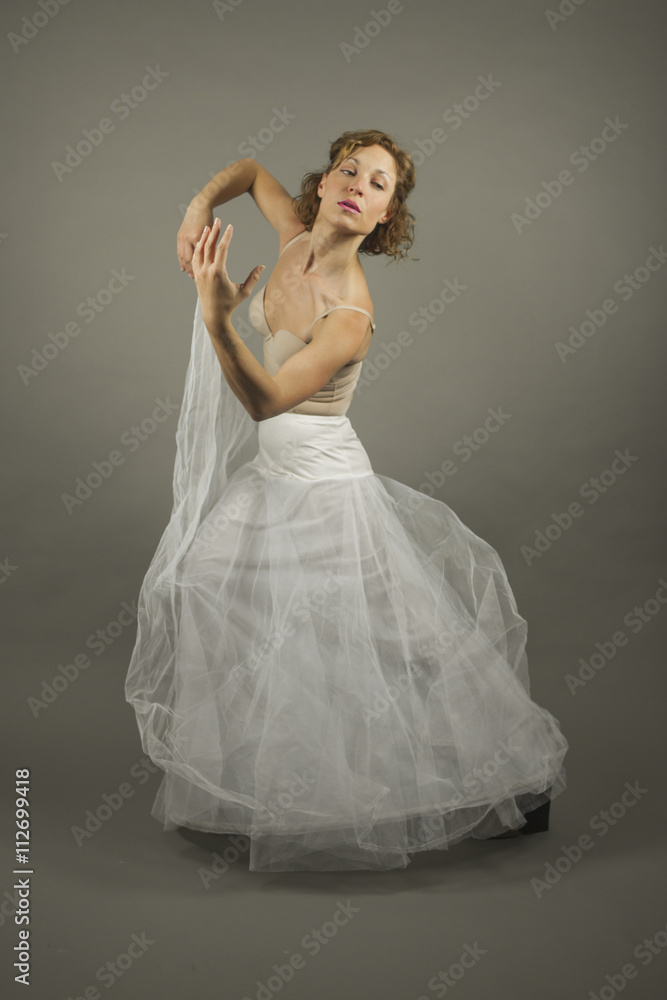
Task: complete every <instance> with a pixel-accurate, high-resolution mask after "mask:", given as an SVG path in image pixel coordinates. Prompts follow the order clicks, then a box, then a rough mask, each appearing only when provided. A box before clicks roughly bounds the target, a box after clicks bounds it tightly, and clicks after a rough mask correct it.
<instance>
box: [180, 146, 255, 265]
mask: <svg viewBox="0 0 667 1000" xmlns="http://www.w3.org/2000/svg"><path fill="white" fill-rule="evenodd" d="M256 166H257V164H256V163H255V161H254V160H251V159H250V158H249V157H244V158H243V159H242V160H235V161H234V163H230V164H229V166H228V167H225V169H224V170H221V171H220V173H219V174H216V175H215V177H214V178H213V179H212V180H210V181H209V182H208V184H207V185H206V186H205V187H204V188H202V190H201V191H200V192H199V194H196V195H195V196H194V198H193V199H192V201H191V202H190V204H189V205H188V209H187V211H186V213H185V216H184V218H183V222H182V223H181V228H180V229H179V230H178V234H177V236H176V253H177V254H178V262H179V264H180V266H181V271H185V272H186V273H187V274H189V275H190V277H191V278H194V274H193V273H192V254H193V253H194V248H195V247H196V245H197V243H198V242H199V237H200V236H201V234H202V232H203V231H204V227H205V226H212V225H213V209H214V208H215V207H216V206H217V205H222V204H224V202H226V201H231V200H232V198H237V197H238V196H239V195H240V194H245V192H246V191H249V190H250V187H251V185H252V183H253V181H254V179H255V174H256Z"/></svg>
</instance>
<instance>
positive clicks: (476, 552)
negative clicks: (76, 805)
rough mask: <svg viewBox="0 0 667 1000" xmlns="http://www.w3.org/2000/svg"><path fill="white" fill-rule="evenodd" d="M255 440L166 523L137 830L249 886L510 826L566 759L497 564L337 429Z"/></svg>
mask: <svg viewBox="0 0 667 1000" xmlns="http://www.w3.org/2000/svg"><path fill="white" fill-rule="evenodd" d="M227 405H233V404H231V402H230V401H229V400H228V401H227ZM237 412H238V411H237ZM257 427H258V431H259V436H258V438H259V439H258V444H259V451H258V454H257V456H256V458H255V459H254V460H252V461H248V462H245V463H243V464H239V465H238V467H237V468H236V469H235V470H234V471H233V472H231V473H230V474H229V476H228V477H224V478H223V481H222V486H221V488H220V492H219V495H218V496H217V498H216V497H214V496H213V495H212V494H211V493H210V492H209V493H208V494H207V495H208V497H209V501H208V502H207V504H206V505H204V506H203V507H201V508H200V511H201V516H200V517H199V518H198V519H196V521H195V525H194V527H191V526H190V522H187V521H183V519H181V520H180V521H179V520H178V505H177V504H175V513H174V515H172V534H173V532H174V531H176V528H175V527H174V525H173V522H174V518H176V523H177V524H180V525H181V531H180V534H179V535H178V538H179V539H180V544H179V545H175V542H174V537H172V544H171V548H172V549H173V553H172V557H171V558H169V559H168V558H167V557H166V555H165V551H166V549H167V548H169V546H167V543H166V542H164V540H163V554H162V557H161V558H159V551H158V554H156V562H155V565H154V567H153V570H152V572H149V574H148V575H147V579H146V581H145V582H144V587H143V588H142V596H141V600H140V606H139V633H138V637H137V645H136V647H135V651H134V654H133V660H132V664H131V668H130V671H129V674H128V679H127V685H126V689H127V697H128V700H129V701H131V703H132V704H133V705H134V707H135V710H136V712H137V719H138V723H139V729H140V732H141V735H142V742H143V746H144V748H145V750H146V752H147V753H148V754H149V755H150V756H151V757H152V759H153V760H154V761H155V762H156V763H157V764H158V765H159V766H160V767H161V768H162V769H163V770H164V771H165V775H164V777H163V779H162V782H161V785H160V788H159V791H158V794H157V798H156V800H155V803H154V806H153V815H154V816H155V817H156V818H157V819H159V820H160V821H161V822H162V823H163V825H164V828H165V829H174V828H175V827H176V826H179V825H180V826H186V827H190V828H193V829H197V830H206V831H216V832H229V833H231V832H234V833H241V834H245V835H246V836H247V837H249V838H250V844H249V866H250V869H251V870H254V871H298V870H336V869H357V868H367V869H376V870H386V869H390V868H397V867H405V866H406V865H407V864H408V863H409V861H410V859H411V856H412V855H414V854H415V853H416V852H419V851H423V850H432V849H446V848H448V847H450V846H451V845H452V844H455V843H457V842H458V841H460V840H461V839H463V838H465V837H475V838H486V837H490V836H494V835H497V834H499V833H502V832H503V831H505V830H507V829H510V828H517V827H519V826H521V825H522V824H523V823H524V822H525V818H524V814H525V813H526V812H527V811H529V810H530V809H531V808H535V807H536V806H538V805H540V804H541V803H543V802H545V801H547V799H550V798H551V799H552V798H555V797H556V796H557V795H558V794H560V792H562V791H563V790H564V788H565V768H564V765H563V758H564V756H565V754H566V751H567V748H568V743H567V740H566V739H565V737H564V736H563V734H562V733H561V731H560V728H559V725H558V722H557V721H556V719H555V718H554V717H553V716H552V715H551V714H550V713H549V712H548V711H547V710H546V709H544V708H541V707H540V706H538V705H537V704H536V703H535V702H533V701H532V700H531V698H530V694H529V679H528V665H527V660H526V653H525V645H526V638H527V627H526V622H525V620H524V619H523V618H522V617H521V616H520V615H519V613H518V611H517V607H516V604H515V600H514V597H513V594H512V591H511V588H510V585H509V582H508V579H507V576H506V573H505V570H504V568H503V565H502V563H501V560H500V558H499V556H498V554H497V552H496V551H495V550H494V549H493V548H492V547H491V546H490V545H489V544H487V543H486V542H485V541H484V540H483V539H481V538H479V537H478V536H477V535H475V534H474V533H473V532H472V531H471V530H470V529H469V528H467V527H466V526H465V525H464V524H463V523H462V522H461V520H460V519H459V518H458V517H457V515H456V514H455V513H454V512H453V511H452V510H451V509H450V508H449V507H448V506H447V505H446V504H445V503H443V502H441V501H439V500H436V499H433V498H429V497H427V496H425V495H424V494H422V493H419V492H417V491H415V490H413V489H411V488H410V487H408V486H406V485H404V484H402V483H400V482H398V481H396V480H393V479H390V478H388V477H386V476H380V475H376V474H375V473H374V472H373V471H372V468H371V465H370V462H369V460H368V456H367V455H366V452H365V451H364V449H363V447H362V445H361V443H360V442H359V441H358V439H357V437H356V434H355V433H354V430H353V429H352V427H351V424H350V422H349V420H348V419H347V417H335V418H327V417H310V416H307V415H301V414H281V415H280V416H278V417H275V418H273V419H272V420H268V421H264V422H262V423H261V424H259V425H257ZM247 430H248V428H247V426H246V425H245V424H244V425H243V434H245V433H246V432H247ZM202 495H203V494H202ZM184 524H187V527H188V529H189V534H187V535H186V534H184V532H183V530H182V529H183V526H184ZM168 533H169V529H168V531H167V532H166V533H165V536H167V535H168ZM165 567H166V568H165Z"/></svg>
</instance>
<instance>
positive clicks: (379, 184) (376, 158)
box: [317, 146, 396, 235]
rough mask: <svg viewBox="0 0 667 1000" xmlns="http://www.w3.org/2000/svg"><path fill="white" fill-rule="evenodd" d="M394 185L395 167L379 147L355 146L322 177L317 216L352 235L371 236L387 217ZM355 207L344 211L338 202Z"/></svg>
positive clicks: (387, 154)
mask: <svg viewBox="0 0 667 1000" xmlns="http://www.w3.org/2000/svg"><path fill="white" fill-rule="evenodd" d="M395 186H396V164H395V162H394V158H393V156H392V155H391V153H388V152H387V150H386V149H383V147H382V146H357V148H356V149H355V150H354V151H353V152H352V154H351V155H350V156H349V157H348V158H347V159H346V160H343V162H342V163H341V164H339V166H337V167H334V168H333V170H332V171H331V173H329V174H324V176H323V177H322V180H321V181H320V184H319V186H318V188H317V193H318V194H319V196H320V199H321V201H320V209H319V214H322V213H324V215H325V217H326V218H327V220H328V221H330V222H332V223H333V224H334V225H340V226H346V227H348V228H349V229H351V230H352V231H353V232H358V233H364V234H365V235H367V234H368V233H372V232H373V230H374V229H375V227H376V225H377V224H378V223H379V222H386V221H387V219H389V217H390V214H391V213H390V212H389V211H388V208H389V202H390V201H391V196H392V194H393V192H394V188H395ZM344 201H350V202H354V203H355V204H356V205H357V208H358V209H359V211H355V210H354V208H353V207H351V208H345V207H344V206H343V205H342V204H341V202H344Z"/></svg>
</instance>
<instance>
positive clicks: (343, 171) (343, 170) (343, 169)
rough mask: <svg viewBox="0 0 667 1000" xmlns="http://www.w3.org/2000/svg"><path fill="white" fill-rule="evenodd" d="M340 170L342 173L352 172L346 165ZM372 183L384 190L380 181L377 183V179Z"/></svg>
mask: <svg viewBox="0 0 667 1000" xmlns="http://www.w3.org/2000/svg"><path fill="white" fill-rule="evenodd" d="M341 170H342V173H344V174H351V173H352V171H351V170H348V169H347V168H346V167H342V168H341ZM373 183H374V184H376V185H377V186H378V187H379V188H380V191H384V188H383V186H382V185H381V184H380V183H378V181H373Z"/></svg>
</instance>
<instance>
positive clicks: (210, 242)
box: [205, 219, 220, 264]
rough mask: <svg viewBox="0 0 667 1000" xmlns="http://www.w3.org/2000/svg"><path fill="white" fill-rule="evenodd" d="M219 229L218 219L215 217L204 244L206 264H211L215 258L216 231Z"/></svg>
mask: <svg viewBox="0 0 667 1000" xmlns="http://www.w3.org/2000/svg"><path fill="white" fill-rule="evenodd" d="M219 231H220V219H216V220H215V221H214V223H213V225H212V226H211V228H210V230H209V234H208V238H207V240H206V246H205V259H206V262H207V263H208V264H212V263H213V261H214V260H215V241H216V240H217V238H218V233H219Z"/></svg>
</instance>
